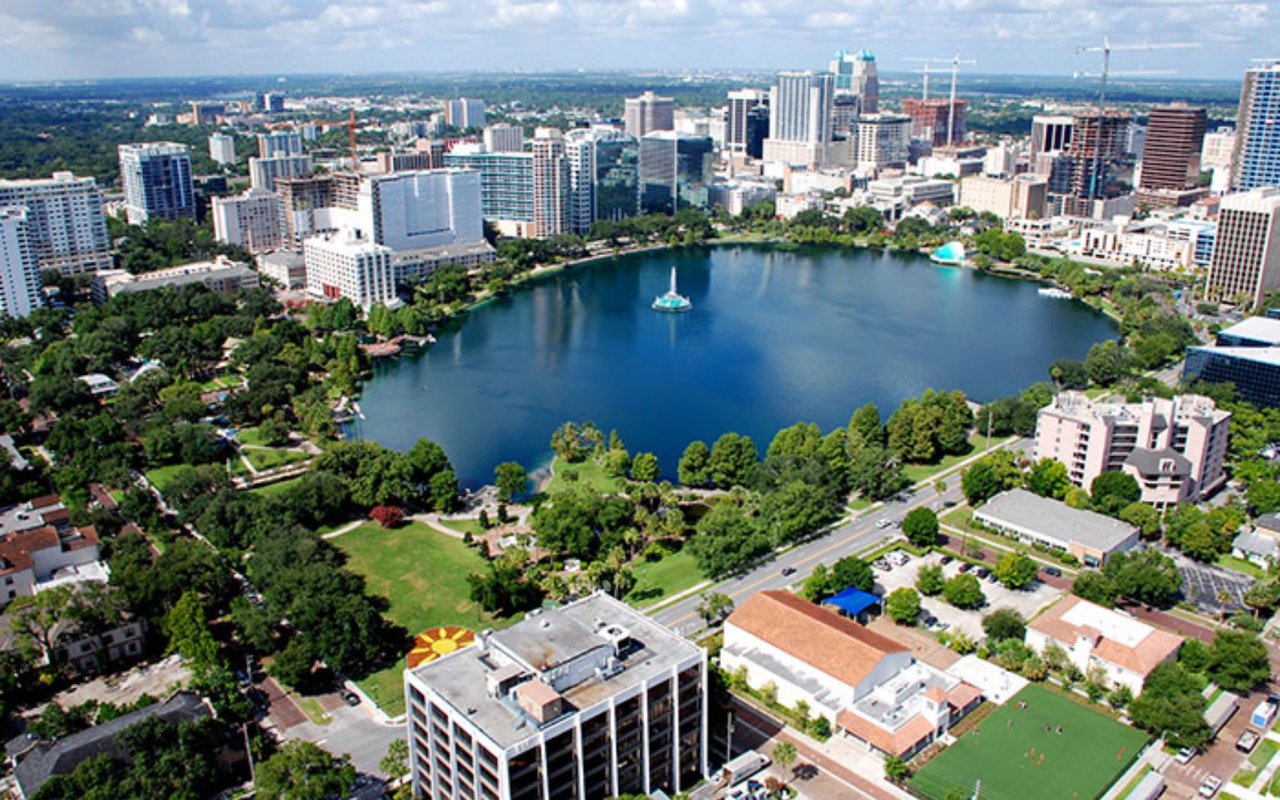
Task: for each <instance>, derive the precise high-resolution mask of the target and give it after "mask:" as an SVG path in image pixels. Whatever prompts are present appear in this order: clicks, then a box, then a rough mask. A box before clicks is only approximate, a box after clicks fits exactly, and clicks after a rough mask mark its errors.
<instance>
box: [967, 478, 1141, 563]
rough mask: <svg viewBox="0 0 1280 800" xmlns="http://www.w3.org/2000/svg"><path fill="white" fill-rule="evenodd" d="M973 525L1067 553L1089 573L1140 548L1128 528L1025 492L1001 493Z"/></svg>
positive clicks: (984, 507) (981, 509) (984, 506)
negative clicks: (1119, 554) (1119, 555)
mask: <svg viewBox="0 0 1280 800" xmlns="http://www.w3.org/2000/svg"><path fill="white" fill-rule="evenodd" d="M973 519H974V521H975V522H977V523H979V524H981V525H985V526H986V527H988V528H991V529H993V530H996V531H999V532H1000V533H1003V534H1005V535H1006V536H1012V537H1014V538H1016V539H1018V540H1019V541H1021V542H1023V543H1025V544H1031V545H1041V546H1043V547H1047V548H1049V549H1050V550H1054V551H1057V552H1059V553H1070V554H1071V555H1073V556H1075V557H1076V558H1078V559H1079V560H1080V563H1082V564H1084V565H1085V566H1089V567H1097V566H1100V565H1101V564H1103V563H1104V562H1105V561H1106V560H1107V558H1108V557H1110V556H1111V555H1113V554H1115V553H1123V552H1127V551H1129V550H1132V549H1133V548H1134V547H1136V546H1137V544H1138V529H1137V528H1135V527H1133V526H1132V525H1129V524H1128V523H1125V522H1121V521H1120V520H1117V519H1113V518H1111V517H1108V516H1106V515H1104V514H1098V513H1096V512H1093V511H1085V510H1083V509H1078V508H1072V507H1071V506H1069V505H1067V504H1066V503H1062V502H1059V501H1057V500H1052V499H1050V498H1048V497H1041V496H1040V495H1038V494H1034V493H1032V492H1028V491H1027V490H1026V489H1010V490H1008V491H1004V492H1001V493H1000V494H998V495H996V496H995V497H993V498H991V499H990V500H988V501H987V502H985V503H983V504H982V505H981V506H979V507H978V508H975V509H974V511H973Z"/></svg>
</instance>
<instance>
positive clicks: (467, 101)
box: [444, 97, 485, 130]
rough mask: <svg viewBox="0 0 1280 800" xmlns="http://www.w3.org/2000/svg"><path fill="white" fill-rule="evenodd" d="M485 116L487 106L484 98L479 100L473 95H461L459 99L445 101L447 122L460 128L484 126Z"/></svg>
mask: <svg viewBox="0 0 1280 800" xmlns="http://www.w3.org/2000/svg"><path fill="white" fill-rule="evenodd" d="M484 118H485V106H484V101H483V100H477V99H475V98H472V97H459V98H458V99H457V100H447V101H445V104H444V119H445V123H446V124H448V125H451V126H453V127H455V128H458V129H459V130H467V129H468V128H483V127H484Z"/></svg>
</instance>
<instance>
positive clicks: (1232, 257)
mask: <svg viewBox="0 0 1280 800" xmlns="http://www.w3.org/2000/svg"><path fill="white" fill-rule="evenodd" d="M1276 289H1280V189H1277V188H1276V187H1274V186H1265V187H1262V188H1259V189H1253V190H1251V191H1247V192H1235V193H1233V194H1229V195H1226V196H1224V197H1223V198H1222V203H1221V205H1220V206H1219V210H1218V231H1217V235H1216V237H1215V240H1214V245H1213V257H1212V260H1211V261H1210V264H1209V275H1208V278H1207V279H1206V281H1205V296H1206V298H1207V299H1210V300H1221V301H1226V302H1235V301H1237V300H1243V301H1245V302H1247V303H1248V304H1249V305H1251V306H1257V305H1259V304H1261V303H1262V298H1264V297H1265V296H1266V295H1267V293H1269V292H1273V291H1275V290H1276Z"/></svg>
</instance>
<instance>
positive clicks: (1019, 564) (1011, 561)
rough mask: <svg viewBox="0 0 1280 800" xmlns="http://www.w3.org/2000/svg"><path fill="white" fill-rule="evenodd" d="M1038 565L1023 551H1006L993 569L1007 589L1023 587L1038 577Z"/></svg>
mask: <svg viewBox="0 0 1280 800" xmlns="http://www.w3.org/2000/svg"><path fill="white" fill-rule="evenodd" d="M1037 570H1038V567H1037V566H1036V562H1034V561H1032V560H1031V559H1030V558H1028V557H1027V556H1025V555H1023V554H1022V553H1005V554H1004V555H1003V556H1001V557H1000V560H999V561H997V562H996V565H995V567H994V569H993V570H992V571H993V572H995V574H996V579H997V580H999V581H1000V582H1001V583H1002V584H1004V586H1005V588H1007V589H1022V588H1025V587H1026V586H1029V585H1030V584H1031V583H1032V582H1034V581H1035V579H1036V572H1037Z"/></svg>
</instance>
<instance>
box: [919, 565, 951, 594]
mask: <svg viewBox="0 0 1280 800" xmlns="http://www.w3.org/2000/svg"><path fill="white" fill-rule="evenodd" d="M944 584H945V581H944V579H943V577H942V566H941V565H939V564H928V565H926V566H923V567H921V568H920V571H919V572H918V573H916V590H917V591H919V592H920V594H922V595H924V596H925V597H933V596H934V595H936V594H941V593H942V588H943V586H944Z"/></svg>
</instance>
